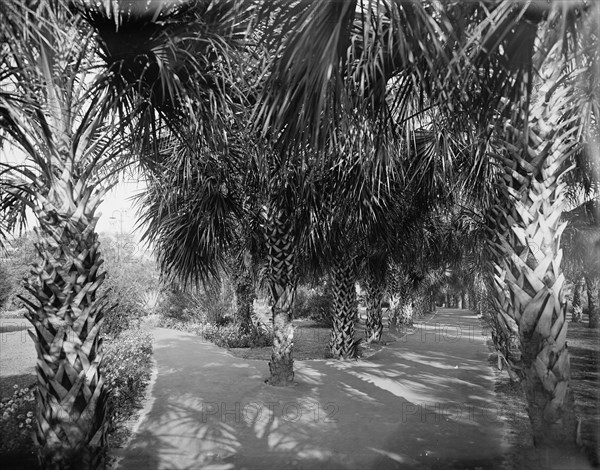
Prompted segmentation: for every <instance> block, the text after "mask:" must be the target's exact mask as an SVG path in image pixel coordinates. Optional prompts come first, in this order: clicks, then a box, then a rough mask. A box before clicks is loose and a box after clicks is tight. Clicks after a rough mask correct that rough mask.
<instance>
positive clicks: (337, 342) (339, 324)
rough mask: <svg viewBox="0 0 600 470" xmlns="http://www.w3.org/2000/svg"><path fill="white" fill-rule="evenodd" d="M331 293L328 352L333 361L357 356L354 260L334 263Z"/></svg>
mask: <svg viewBox="0 0 600 470" xmlns="http://www.w3.org/2000/svg"><path fill="white" fill-rule="evenodd" d="M331 280H332V293H333V328H332V330H331V337H330V339H329V350H330V351H331V356H332V357H333V358H334V359H348V358H354V357H356V356H357V353H358V350H357V347H358V343H359V342H358V341H356V340H355V339H354V331H355V328H354V326H355V325H354V322H355V319H356V309H357V302H356V287H355V282H356V273H355V267H354V260H352V261H350V262H347V263H336V265H335V266H334V268H333V269H332V272H331Z"/></svg>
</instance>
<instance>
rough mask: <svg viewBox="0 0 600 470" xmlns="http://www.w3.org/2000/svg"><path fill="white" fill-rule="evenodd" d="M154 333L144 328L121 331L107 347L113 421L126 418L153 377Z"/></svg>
mask: <svg viewBox="0 0 600 470" xmlns="http://www.w3.org/2000/svg"><path fill="white" fill-rule="evenodd" d="M151 357H152V336H151V335H150V334H149V333H148V332H146V331H143V330H140V329H132V330H125V331H122V332H121V333H120V334H119V336H118V337H116V338H115V339H114V340H112V341H110V342H109V343H108V345H107V346H106V347H105V356H104V361H103V367H104V375H105V380H106V382H105V383H106V387H107V390H108V409H109V416H110V422H111V425H112V426H113V427H114V425H116V424H117V423H119V422H121V421H122V420H124V419H127V418H128V417H129V416H130V415H131V413H132V411H133V409H134V408H135V406H136V405H137V403H138V401H139V398H140V395H141V392H142V391H143V389H144V387H145V386H146V384H147V383H148V381H149V379H150V363H151Z"/></svg>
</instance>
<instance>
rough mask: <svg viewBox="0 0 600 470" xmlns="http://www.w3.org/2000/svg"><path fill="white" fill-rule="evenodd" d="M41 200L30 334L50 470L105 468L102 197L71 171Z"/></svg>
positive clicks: (40, 431) (40, 432)
mask: <svg viewBox="0 0 600 470" xmlns="http://www.w3.org/2000/svg"><path fill="white" fill-rule="evenodd" d="M51 186H52V189H51V190H50V191H49V193H48V194H45V195H44V194H38V195H37V203H38V204H37V207H36V209H35V212H36V215H37V219H38V221H39V227H38V228H36V233H37V242H36V244H35V245H36V248H37V250H38V252H39V254H40V256H41V259H42V260H41V262H40V263H39V264H37V265H35V266H34V268H33V274H34V277H33V279H31V280H29V281H28V283H27V287H26V288H27V290H28V291H29V292H30V293H31V294H32V295H33V297H34V298H35V299H36V302H33V303H32V302H29V301H27V300H26V299H24V298H23V301H24V302H25V303H26V305H27V309H28V312H27V314H26V317H27V319H28V320H29V321H30V322H31V323H32V325H33V326H34V329H35V334H32V333H30V335H31V337H32V339H33V341H34V343H35V348H36V351H37V366H36V371H37V381H38V388H37V410H36V418H37V429H36V433H35V439H36V441H37V443H38V444H39V446H40V449H39V459H40V465H41V467H42V468H44V469H57V470H58V469H62V470H64V469H74V470H80V469H95V468H102V466H103V462H104V458H105V450H106V449H105V445H106V431H107V425H106V420H105V416H106V414H105V413H106V411H105V406H106V391H105V388H104V379H103V376H102V374H101V367H102V356H103V354H102V340H101V338H100V334H99V333H100V327H101V326H102V322H103V308H104V304H103V302H102V299H100V298H97V294H96V293H97V291H98V288H99V287H100V285H101V284H102V282H103V280H104V273H102V274H101V273H100V272H99V269H100V265H101V264H102V260H101V259H100V251H99V246H100V242H99V241H98V236H97V234H96V233H95V226H96V222H97V220H98V218H97V217H96V216H95V212H96V209H97V208H98V205H99V203H100V200H101V197H102V194H98V193H94V192H93V191H92V190H91V189H89V188H88V187H86V181H85V179H83V178H82V179H79V180H73V179H71V177H70V175H69V172H68V171H65V172H63V175H62V177H61V178H60V179H59V180H58V181H55V182H53V184H52V185H51Z"/></svg>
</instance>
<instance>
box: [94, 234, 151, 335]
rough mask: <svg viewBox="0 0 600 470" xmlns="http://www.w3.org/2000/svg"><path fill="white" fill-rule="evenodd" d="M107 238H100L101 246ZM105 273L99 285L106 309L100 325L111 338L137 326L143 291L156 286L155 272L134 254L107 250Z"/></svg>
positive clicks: (108, 244)
mask: <svg viewBox="0 0 600 470" xmlns="http://www.w3.org/2000/svg"><path fill="white" fill-rule="evenodd" d="M110 243H111V241H110V239H104V238H103V240H102V246H105V245H107V246H108V247H110V246H111V245H110ZM106 255H107V256H106V263H105V266H104V268H105V269H106V272H107V274H108V275H107V276H106V279H105V280H104V283H103V284H102V286H101V287H100V294H101V295H102V294H105V295H106V299H107V305H108V310H107V311H106V313H105V320H104V325H103V327H102V328H103V333H104V335H106V336H108V337H110V338H115V337H117V336H118V335H119V334H120V333H121V332H122V331H124V330H128V329H132V328H137V327H138V326H139V321H140V319H141V318H142V317H143V316H145V315H146V313H147V312H146V311H145V310H144V305H146V304H147V298H146V297H147V295H146V294H147V293H148V292H149V291H155V290H157V289H158V286H159V282H158V273H157V271H156V268H155V266H154V263H152V262H148V261H144V260H142V259H137V258H124V257H121V258H119V257H117V258H114V257H111V252H110V251H109V250H107V253H106Z"/></svg>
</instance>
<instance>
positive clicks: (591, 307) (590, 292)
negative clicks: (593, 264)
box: [585, 274, 600, 328]
mask: <svg viewBox="0 0 600 470" xmlns="http://www.w3.org/2000/svg"><path fill="white" fill-rule="evenodd" d="M585 285H586V291H587V301H588V308H587V311H588V318H589V320H588V326H589V327H590V328H598V327H600V305H596V303H595V302H594V279H593V278H592V277H591V276H590V275H588V274H586V275H585ZM599 294H600V293H599ZM598 302H599V303H600V297H598Z"/></svg>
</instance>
